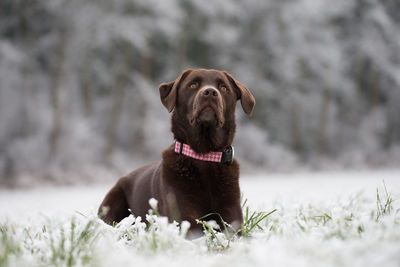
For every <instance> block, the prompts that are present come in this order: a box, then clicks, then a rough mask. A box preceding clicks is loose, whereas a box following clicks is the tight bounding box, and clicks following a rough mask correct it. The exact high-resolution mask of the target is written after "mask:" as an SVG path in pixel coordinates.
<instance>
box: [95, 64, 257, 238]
mask: <svg viewBox="0 0 400 267" xmlns="http://www.w3.org/2000/svg"><path fill="white" fill-rule="evenodd" d="M159 91H160V97H161V102H162V103H163V105H164V106H165V107H166V108H167V109H168V111H169V112H171V111H173V113H172V133H173V134H174V138H175V139H176V140H177V141H176V142H175V144H174V145H171V146H170V147H169V148H167V149H166V150H164V151H163V153H162V160H161V161H159V162H156V163H153V164H149V165H147V166H144V167H141V168H139V169H137V170H135V171H133V172H132V173H130V174H128V175H126V176H124V177H122V178H120V179H119V181H118V182H117V184H116V185H115V186H114V187H113V188H112V189H111V190H110V191H109V192H108V194H107V195H106V197H105V199H104V200H103V203H101V205H100V209H99V214H100V216H101V218H102V219H103V220H104V221H105V222H106V223H113V222H119V221H121V220H122V219H123V218H124V217H126V216H128V215H129V214H130V212H129V210H128V209H130V210H131V212H132V213H133V214H134V215H136V216H142V218H143V217H144V216H145V215H146V213H147V212H148V210H149V209H150V205H149V203H148V201H149V199H150V198H155V199H157V200H158V211H159V213H160V214H161V215H164V216H167V217H168V218H169V220H171V221H172V220H176V221H182V220H186V221H189V222H190V223H191V230H195V229H198V230H200V229H201V227H200V225H198V224H196V219H198V218H200V217H202V216H204V215H206V214H212V215H210V216H208V217H207V218H206V219H207V220H215V221H216V222H218V223H219V224H221V219H220V216H221V217H222V219H223V220H224V221H225V222H228V223H230V224H233V225H235V226H236V227H240V225H241V224H242V222H243V216H242V210H241V206H240V189H239V164H238V163H237V161H236V160H234V159H233V148H232V147H231V144H232V141H233V137H234V134H235V128H236V124H235V107H236V101H237V100H239V99H240V101H241V104H242V107H243V110H244V111H245V112H246V114H248V115H251V113H252V111H253V108H254V105H255V99H254V97H253V95H252V94H251V93H250V91H249V90H248V89H247V88H246V87H245V86H243V85H242V84H241V83H240V82H238V81H236V80H235V79H234V78H233V77H232V76H231V75H230V74H229V73H227V72H225V71H218V70H206V69H198V70H192V69H189V70H186V71H184V72H182V73H181V75H179V77H178V78H177V79H176V80H175V81H173V82H169V83H163V84H161V85H160V87H159ZM104 207H107V208H106V209H104V210H105V211H106V212H105V213H104V212H102V211H103V208H104ZM217 214H219V215H220V216H219V215H217Z"/></svg>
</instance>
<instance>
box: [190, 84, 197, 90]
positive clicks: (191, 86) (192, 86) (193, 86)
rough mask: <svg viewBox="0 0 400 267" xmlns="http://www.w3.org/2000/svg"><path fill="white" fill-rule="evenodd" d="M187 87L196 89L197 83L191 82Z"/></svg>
mask: <svg viewBox="0 0 400 267" xmlns="http://www.w3.org/2000/svg"><path fill="white" fill-rule="evenodd" d="M189 88H191V89H196V88H197V83H192V84H190V85H189Z"/></svg>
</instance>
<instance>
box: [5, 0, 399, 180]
mask: <svg viewBox="0 0 400 267" xmlns="http://www.w3.org/2000/svg"><path fill="white" fill-rule="evenodd" d="M187 67H194V68H197V67H202V68H216V69H224V70H227V71H229V72H230V73H232V74H233V75H234V76H235V77H236V78H237V79H238V80H239V81H241V82H242V83H243V84H245V85H246V86H247V87H248V88H249V89H250V90H251V91H252V92H253V93H254V95H255V97H256V100H257V105H256V109H255V112H254V115H253V117H251V118H247V117H246V116H245V115H244V113H243V112H242V111H241V110H240V108H238V110H237V119H238V130H237V135H236V139H235V144H234V145H235V148H236V151H237V153H236V154H237V157H238V158H239V159H240V161H241V163H242V170H243V172H249V171H252V172H271V171H293V170H299V169H338V168H377V167H391V166H395V164H396V163H397V164H398V163H399V162H400V118H399V116H400V1H398V0H352V1H349V0H337V1H333V2H332V1H329V0H280V1H277V0H276V1H274V0H269V1H256V0H247V1H239V0H219V1H208V2H207V3H205V2H204V1H200V0H192V1H185V0H114V1H107V0H96V1H94V0H87V1H78V0H51V1H48V0H1V1H0V184H2V185H7V186H20V185H32V184H36V183H64V184H65V183H78V182H80V183H82V182H93V181H96V182H101V181H111V180H115V179H116V178H117V177H118V176H120V175H122V174H124V173H126V172H128V171H130V170H132V169H134V168H135V167H137V166H139V165H141V164H143V163H145V162H148V161H150V160H157V159H159V157H160V151H161V150H162V149H163V148H165V147H166V146H168V145H169V144H171V143H172V141H173V140H172V135H171V134H170V132H169V114H168V112H167V111H166V110H165V109H164V107H163V106H162V105H161V103H160V100H159V96H158V85H159V84H160V83H162V82H165V81H171V80H174V79H175V78H176V77H177V76H178V74H179V73H180V72H181V71H182V70H183V69H185V68H187Z"/></svg>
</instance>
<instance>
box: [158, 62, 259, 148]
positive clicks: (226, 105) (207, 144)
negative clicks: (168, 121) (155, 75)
mask: <svg viewBox="0 0 400 267" xmlns="http://www.w3.org/2000/svg"><path fill="white" fill-rule="evenodd" d="M159 91H160V98H161V102H162V103H163V105H164V106H165V107H166V108H167V110H168V111H169V112H172V111H173V116H172V132H173V133H174V135H175V138H176V139H178V140H181V141H183V142H186V143H188V144H190V145H191V146H192V147H193V148H194V149H195V150H196V151H197V152H199V153H206V152H208V151H210V150H216V149H223V148H224V146H225V147H226V146H228V145H230V144H231V143H232V140H233V135H234V131H235V127H236V126H235V108H236V102H237V101H238V100H239V99H240V101H241V105H242V108H243V110H244V112H245V113H246V114H247V115H251V114H252V112H253V109H254V105H255V99H254V97H253V95H252V94H251V93H250V91H249V90H248V89H247V88H246V87H245V86H244V85H243V84H241V83H240V82H238V81H237V80H236V79H235V78H233V76H232V75H230V74H229V73H228V72H226V71H219V70H207V69H197V70H193V69H188V70H185V71H183V72H182V73H181V74H180V75H179V77H178V78H177V79H176V80H175V81H172V82H169V83H163V84H161V85H160V87H159Z"/></svg>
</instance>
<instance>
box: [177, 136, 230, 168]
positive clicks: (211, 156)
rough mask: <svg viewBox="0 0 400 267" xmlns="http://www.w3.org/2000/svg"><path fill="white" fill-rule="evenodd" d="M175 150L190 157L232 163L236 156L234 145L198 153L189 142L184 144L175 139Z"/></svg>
mask: <svg viewBox="0 0 400 267" xmlns="http://www.w3.org/2000/svg"><path fill="white" fill-rule="evenodd" d="M175 152H176V153H178V154H180V155H185V156H187V157H190V158H194V159H198V160H202V161H210V162H217V163H226V164H231V163H232V161H233V156H234V149H233V146H229V147H228V148H226V149H225V150H224V151H223V152H213V151H211V152H208V153H207V154H198V153H196V152H194V150H193V149H192V148H191V147H190V146H189V145H187V144H184V143H182V142H179V141H175Z"/></svg>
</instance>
